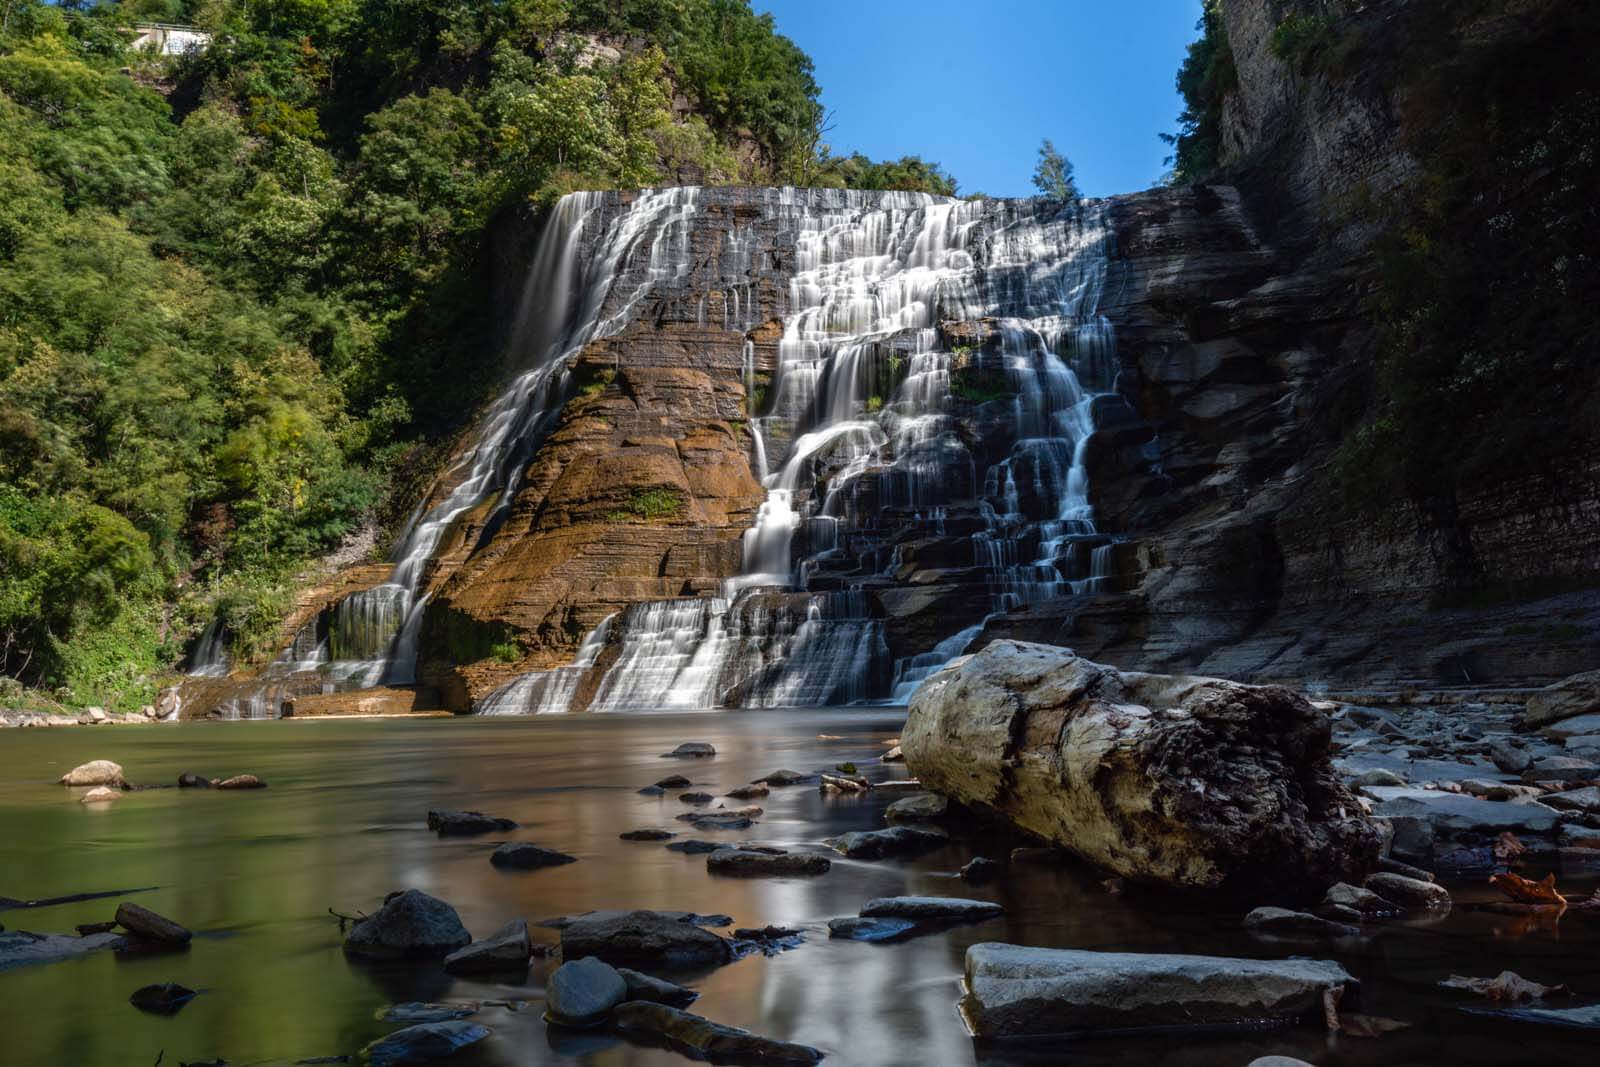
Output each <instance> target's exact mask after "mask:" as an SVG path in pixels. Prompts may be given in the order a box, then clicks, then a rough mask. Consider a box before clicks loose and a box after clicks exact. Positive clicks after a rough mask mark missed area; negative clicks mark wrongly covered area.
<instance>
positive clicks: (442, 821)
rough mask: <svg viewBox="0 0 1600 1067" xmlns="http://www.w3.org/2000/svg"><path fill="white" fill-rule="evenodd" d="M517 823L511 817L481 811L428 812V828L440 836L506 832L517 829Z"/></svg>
mask: <svg viewBox="0 0 1600 1067" xmlns="http://www.w3.org/2000/svg"><path fill="white" fill-rule="evenodd" d="M516 828H517V824H516V823H514V822H512V821H511V820H510V819H501V818H498V817H496V816H493V815H485V814H484V813H483V812H481V811H451V810H448V809H440V810H438V811H430V812H428V829H430V830H433V831H435V832H437V833H438V835H439V836H440V837H471V836H473V835H474V834H493V833H504V832H505V831H507V830H515V829H516Z"/></svg>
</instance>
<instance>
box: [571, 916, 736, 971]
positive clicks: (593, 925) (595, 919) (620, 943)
mask: <svg viewBox="0 0 1600 1067" xmlns="http://www.w3.org/2000/svg"><path fill="white" fill-rule="evenodd" d="M694 918H696V916H693V915H688V914H685V913H683V912H657V911H645V910H639V911H596V912H590V913H589V914H587V915H580V916H578V917H577V918H575V919H572V920H571V921H570V922H568V923H567V925H566V926H565V927H564V928H563V929H562V931H561V955H562V958H563V959H569V960H572V959H580V958H582V957H584V956H594V957H597V958H598V959H602V960H605V961H606V962H607V963H612V964H628V965H636V966H640V967H645V968H654V967H665V968H669V969H670V968H681V967H693V966H696V965H700V964H717V963H727V962H728V961H729V960H730V959H732V950H731V949H730V948H729V946H728V942H727V941H725V940H723V939H722V938H720V937H718V936H717V935H716V934H713V933H711V932H710V931H708V930H703V929H701V928H700V927H699V926H697V925H695V924H694V922H693V921H692V920H693V919H694Z"/></svg>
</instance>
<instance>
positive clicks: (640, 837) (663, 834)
mask: <svg viewBox="0 0 1600 1067" xmlns="http://www.w3.org/2000/svg"><path fill="white" fill-rule="evenodd" d="M617 836H618V837H619V838H621V839H622V840H624V841H669V840H671V839H672V838H674V837H677V836H678V835H677V834H675V833H673V832H672V831H671V830H654V829H646V830H628V831H626V832H624V833H620V834H618V835H617Z"/></svg>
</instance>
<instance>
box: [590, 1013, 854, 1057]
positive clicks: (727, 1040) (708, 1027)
mask: <svg viewBox="0 0 1600 1067" xmlns="http://www.w3.org/2000/svg"><path fill="white" fill-rule="evenodd" d="M612 1026H613V1027H614V1028H615V1029H616V1031H617V1032H618V1033H621V1034H624V1035H626V1036H627V1037H629V1038H631V1039H634V1040H645V1041H649V1042H651V1043H653V1044H660V1045H664V1046H665V1047H667V1048H670V1049H673V1050H674V1051H677V1052H681V1053H683V1054H685V1055H687V1056H689V1057H691V1058H693V1059H704V1060H710V1061H711V1062H712V1063H753V1064H813V1063H816V1062H818V1061H819V1060H821V1059H822V1053H821V1052H819V1051H817V1050H816V1049H814V1048H809V1047H807V1046H805V1045H796V1044H793V1043H791V1042H788V1041H774V1040H772V1039H770V1038H765V1037H760V1036H757V1035H756V1034H752V1033H750V1032H749V1031H747V1030H740V1029H738V1028H737V1027H733V1026H724V1025H722V1024H721V1023H714V1022H712V1021H711V1020H710V1019H706V1018H702V1017H701V1016H699V1015H691V1014H689V1013H688V1012H686V1011H680V1010H678V1009H677V1008H673V1007H669V1006H667V1005H665V1004H653V1003H650V1002H648V1001H633V1002H629V1003H626V1004H619V1005H617V1008H616V1011H615V1012H614V1013H613V1017H612Z"/></svg>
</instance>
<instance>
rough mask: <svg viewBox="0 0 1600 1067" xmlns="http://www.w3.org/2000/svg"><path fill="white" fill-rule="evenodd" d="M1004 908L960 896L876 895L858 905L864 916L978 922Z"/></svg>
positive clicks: (1003, 912) (1000, 912)
mask: <svg viewBox="0 0 1600 1067" xmlns="http://www.w3.org/2000/svg"><path fill="white" fill-rule="evenodd" d="M1005 910H1006V909H1005V908H1002V907H1001V906H1000V905H998V904H995V903H992V902H990V901H987V900H967V899H965V898H963V897H876V898H874V899H872V900H869V901H867V902H866V903H865V904H863V905H862V906H861V916H862V918H866V919H912V920H916V921H919V922H920V921H928V920H933V921H939V920H945V921H952V920H953V921H963V922H978V921H980V920H983V919H992V918H994V917H995V916H997V915H1003V914H1005Z"/></svg>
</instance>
